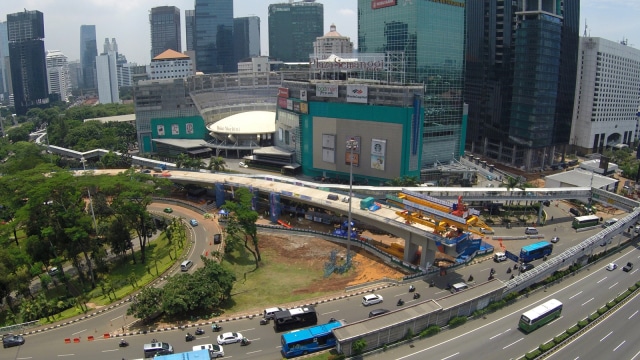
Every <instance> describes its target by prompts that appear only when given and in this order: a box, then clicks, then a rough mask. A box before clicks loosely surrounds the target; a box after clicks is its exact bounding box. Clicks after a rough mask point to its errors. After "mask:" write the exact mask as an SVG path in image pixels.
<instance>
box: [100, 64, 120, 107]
mask: <svg viewBox="0 0 640 360" xmlns="http://www.w3.org/2000/svg"><path fill="white" fill-rule="evenodd" d="M116 59H117V55H116V53H115V52H113V51H109V52H108V53H106V54H101V55H99V56H98V57H96V73H97V76H98V100H99V101H100V103H101V104H111V103H118V102H120V95H119V93H118V70H117V66H116Z"/></svg>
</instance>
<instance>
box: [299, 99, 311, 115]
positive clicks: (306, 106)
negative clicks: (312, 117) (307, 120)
mask: <svg viewBox="0 0 640 360" xmlns="http://www.w3.org/2000/svg"><path fill="white" fill-rule="evenodd" d="M300 112H301V113H303V114H308V113H309V104H308V103H306V102H303V103H300Z"/></svg>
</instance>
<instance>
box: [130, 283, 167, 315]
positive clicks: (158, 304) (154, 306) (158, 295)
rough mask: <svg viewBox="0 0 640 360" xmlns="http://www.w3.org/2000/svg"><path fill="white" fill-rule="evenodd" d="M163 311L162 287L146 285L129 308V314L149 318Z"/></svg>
mask: <svg viewBox="0 0 640 360" xmlns="http://www.w3.org/2000/svg"><path fill="white" fill-rule="evenodd" d="M161 312H162V289H158V288H154V287H150V286H149V287H145V288H143V289H142V291H140V293H139V294H138V296H136V298H135V300H134V301H133V303H132V304H131V306H129V308H128V309H127V315H130V316H131V315H133V316H135V317H137V318H139V319H143V320H148V319H151V318H154V317H156V316H157V315H158V314H160V313H161Z"/></svg>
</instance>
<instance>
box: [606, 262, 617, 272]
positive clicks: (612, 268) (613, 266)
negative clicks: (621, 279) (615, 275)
mask: <svg viewBox="0 0 640 360" xmlns="http://www.w3.org/2000/svg"><path fill="white" fill-rule="evenodd" d="M617 268H618V265H616V263H609V264H607V270H609V271H613V270H615V269H617Z"/></svg>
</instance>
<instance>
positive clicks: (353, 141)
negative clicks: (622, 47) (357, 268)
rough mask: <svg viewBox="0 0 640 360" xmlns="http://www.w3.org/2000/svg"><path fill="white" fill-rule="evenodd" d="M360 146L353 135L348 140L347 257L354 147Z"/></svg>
mask: <svg viewBox="0 0 640 360" xmlns="http://www.w3.org/2000/svg"><path fill="white" fill-rule="evenodd" d="M356 148H358V141H357V140H356V139H355V138H354V137H352V138H350V139H349V140H347V149H348V150H349V152H350V156H349V216H348V220H347V259H349V254H350V252H351V201H352V200H353V149H356Z"/></svg>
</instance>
